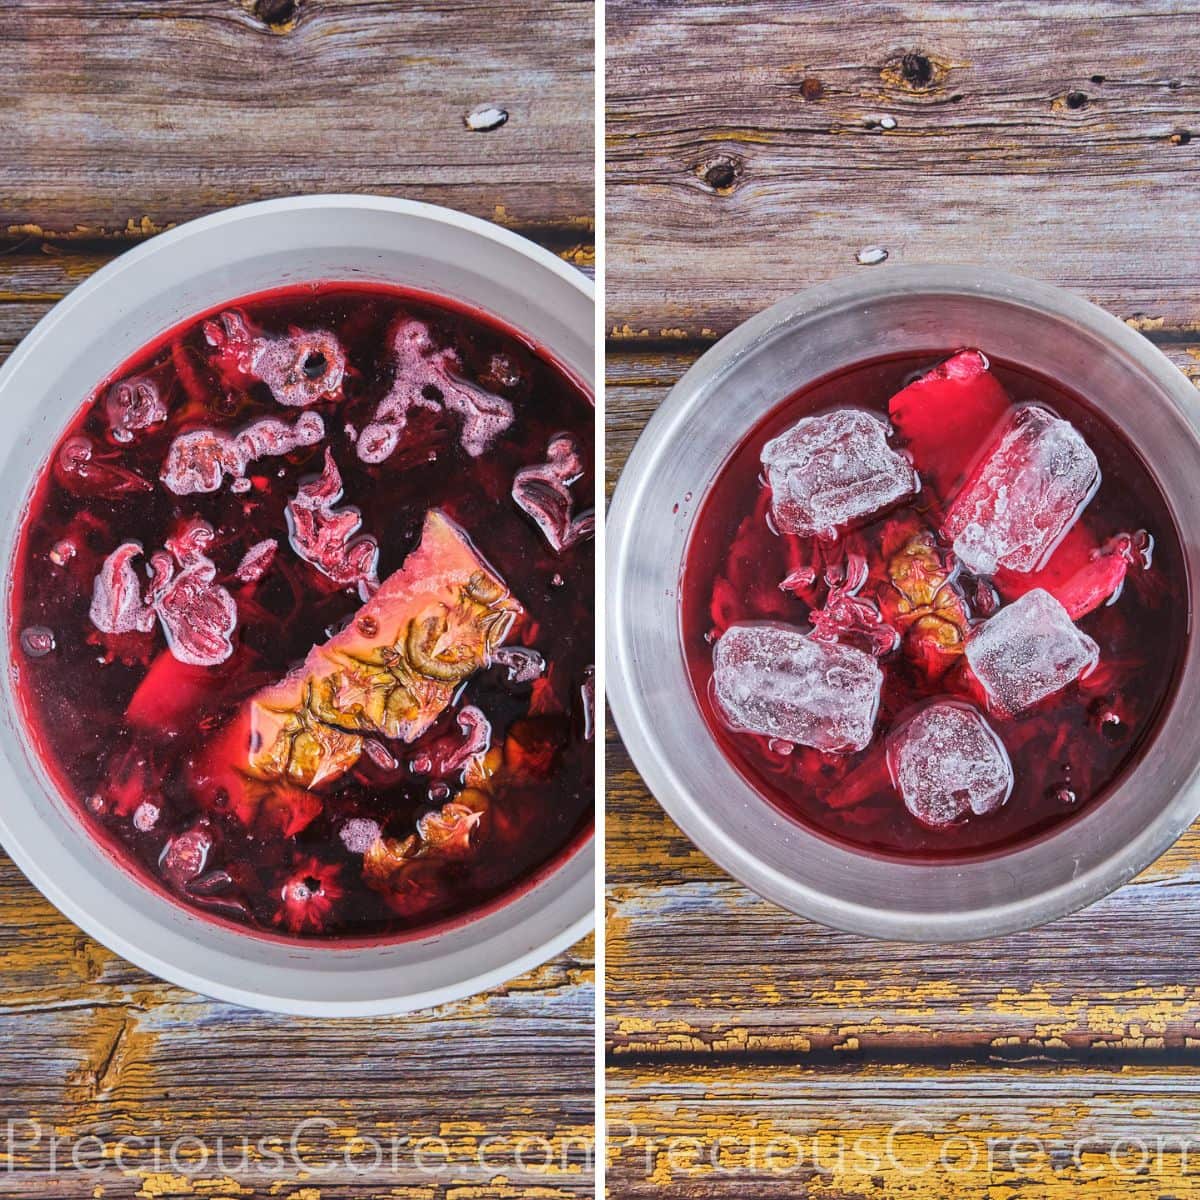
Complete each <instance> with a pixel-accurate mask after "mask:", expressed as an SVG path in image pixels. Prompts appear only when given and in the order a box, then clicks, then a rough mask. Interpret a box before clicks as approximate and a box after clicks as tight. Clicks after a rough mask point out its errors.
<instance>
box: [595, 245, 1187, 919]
mask: <svg viewBox="0 0 1200 1200" xmlns="http://www.w3.org/2000/svg"><path fill="white" fill-rule="evenodd" d="M960 345H979V346H981V347H983V348H984V349H985V350H986V351H988V352H990V353H992V354H994V355H995V356H996V357H997V358H1000V359H1007V360H1009V361H1011V362H1013V363H1016V364H1019V365H1021V366H1024V367H1028V368H1031V369H1032V370H1034V371H1037V372H1040V373H1041V374H1043V375H1048V376H1050V377H1051V378H1059V379H1062V380H1064V381H1066V382H1068V383H1069V384H1070V386H1071V387H1072V388H1073V389H1074V390H1077V391H1079V392H1081V393H1082V394H1084V395H1085V396H1087V397H1088V398H1089V399H1091V400H1092V401H1093V403H1095V404H1097V405H1098V406H1099V407H1101V408H1102V409H1103V411H1104V412H1105V414H1106V415H1107V416H1108V417H1109V418H1110V420H1112V421H1113V422H1114V423H1115V424H1116V425H1117V426H1118V427H1119V428H1120V429H1121V430H1122V431H1123V432H1124V433H1125V434H1126V435H1127V436H1128V437H1129V438H1130V439H1131V440H1132V441H1133V442H1134V444H1135V445H1137V446H1138V447H1139V448H1140V450H1141V451H1142V453H1143V455H1144V456H1145V458H1146V460H1147V462H1149V463H1150V465H1151V467H1152V468H1153V470H1154V473H1155V475H1156V476H1157V478H1158V481H1159V483H1160V485H1161V487H1162V489H1163V492H1164V494H1165V496H1166V498H1167V501H1168V503H1169V504H1170V507H1171V509H1172V512H1173V514H1174V516H1175V519H1176V522H1177V524H1178V527H1179V529H1180V531H1181V535H1182V538H1183V542H1184V552H1185V556H1186V560H1187V563H1188V571H1189V577H1190V580H1194V579H1195V578H1197V575H1198V573H1200V397H1198V396H1197V394H1196V391H1195V389H1194V388H1193V387H1192V386H1191V384H1190V383H1189V382H1188V381H1187V379H1186V378H1185V377H1184V376H1183V375H1182V374H1181V373H1180V372H1179V371H1178V370H1176V368H1175V367H1174V366H1173V365H1172V364H1171V363H1170V362H1169V361H1168V360H1167V359H1166V358H1165V357H1164V356H1163V355H1162V354H1161V353H1160V352H1159V351H1158V350H1157V349H1156V348H1155V347H1154V346H1153V345H1151V343H1150V342H1148V341H1147V340H1145V339H1144V338H1143V337H1141V336H1140V335H1139V334H1137V333H1135V332H1134V331H1133V330H1131V329H1129V328H1128V327H1127V326H1126V325H1124V324H1123V323H1122V322H1121V321H1119V320H1117V319H1116V318H1115V317H1113V316H1111V315H1109V314H1108V313H1106V312H1104V311H1102V310H1101V309H1099V308H1097V307H1095V306H1094V305H1092V304H1090V303H1088V302H1087V301H1086V300H1083V299H1081V298H1080V297H1079V296H1076V295H1074V294H1072V293H1070V292H1066V291H1063V290H1061V289H1059V288H1055V287H1050V286H1048V285H1046V284H1043V283H1037V282H1034V281H1032V280H1028V279H1021V278H1018V277H1016V276H1012V275H1006V274H1003V273H1002V272H999V271H994V270H992V269H990V268H987V267H896V268H886V269H884V270H882V271H877V272H872V273H870V274H864V275H857V276H855V277H854V278H852V279H847V280H843V281H840V282H836V283H832V284H828V285H825V286H822V287H817V288H814V289H812V290H811V291H808V292H804V293H803V294H801V295H799V296H794V297H792V298H790V299H787V300H783V301H781V302H780V303H779V304H776V305H774V306H773V307H772V308H769V309H767V311H766V312H763V313H760V314H759V315H758V316H757V317H754V318H753V319H752V320H750V321H747V322H746V323H745V324H744V325H741V326H740V327H739V328H737V329H735V330H734V331H733V332H732V333H731V334H729V336H728V337H725V338H723V339H722V340H721V341H720V342H719V343H718V344H717V345H716V346H714V347H713V348H712V349H711V350H710V351H709V352H708V353H707V354H705V355H704V357H703V358H701V359H700V360H699V362H697V363H696V365H695V366H694V367H692V369H691V370H690V371H688V373H687V374H686V375H685V376H684V377H683V378H682V379H681V380H680V381H679V383H678V384H676V386H675V388H674V389H673V390H672V391H671V394H670V395H669V396H668V397H667V399H666V401H665V402H664V403H663V405H662V406H661V407H660V408H659V410H658V412H657V413H656V414H655V415H654V417H653V419H652V420H651V421H650V423H649V424H648V425H647V427H646V430H645V432H644V433H643V434H642V437H641V439H640V440H639V442H638V444H637V446H636V447H635V449H634V452H633V454H632V455H631V456H630V459H629V463H628V465H627V466H626V468H625V472H624V474H623V475H622V477H621V480H620V483H619V485H618V487H617V491H616V495H615V496H614V498H613V503H612V509H611V512H610V515H609V520H608V533H607V546H608V585H607V587H608V601H607V604H608V607H607V613H608V630H609V667H608V695H609V699H610V702H611V704H612V709H613V713H614V715H615V717H616V721H617V725H618V727H619V729H620V732H621V735H622V737H623V738H624V740H625V744H626V745H627V746H628V748H629V751H630V753H631V754H632V756H633V759H634V762H635V763H636V764H637V766H638V769H639V770H640V771H641V773H642V775H643V777H644V778H645V780H646V782H647V784H648V785H649V786H650V788H651V790H652V791H653V792H654V794H655V796H657V798H658V800H659V801H660V803H661V804H662V805H663V807H664V808H665V809H666V810H667V812H668V813H669V814H670V815H671V817H672V818H673V819H674V820H675V821H676V822H677V824H678V825H679V826H680V827H681V828H682V829H683V830H684V832H685V833H687V834H688V836H689V837H690V838H691V839H692V840H693V841H694V842H695V843H696V845H697V846H699V847H700V849H701V850H703V851H704V852H705V853H706V854H707V855H709V857H710V858H712V859H713V860H714V861H715V862H716V863H718V864H719V865H720V866H722V867H723V868H724V869H725V870H727V871H728V872H729V873H730V874H731V875H733V876H734V877H735V878H737V879H738V880H740V881H741V882H742V883H744V884H746V886H748V887H750V888H753V889H754V890H755V891H756V892H758V893H759V894H760V895H762V896H764V897H766V898H767V899H769V900H772V901H774V902H775V903H776V904H779V905H782V906H783V907H784V908H787V909H790V910H791V911H792V912H795V913H800V914H802V915H804V916H807V917H812V918H813V919H815V920H818V921H822V922H824V923H825V924H827V925H832V926H836V927H837V928H840V929H846V930H850V931H853V932H858V933H865V934H870V935H873V936H876V937H886V938H899V939H905V940H909V941H927V942H938V941H957V940H966V939H971V938H979V937H988V936H992V935H995V934H998V933H1005V932H1009V931H1012V930H1017V929H1026V928H1029V927H1031V926H1033V925H1038V924H1041V923H1042V922H1044V921H1049V920H1051V919H1053V918H1055V917H1058V916H1062V915H1063V914H1065V913H1068V912H1072V911H1074V910H1075V909H1078V908H1081V907H1083V906H1084V905H1086V904H1089V903H1091V902H1092V901H1094V900H1097V899H1099V898H1100V897H1101V896H1104V895H1106V894H1107V893H1109V892H1111V891H1113V890H1114V889H1115V888H1117V887H1119V886H1120V885H1121V884H1123V883H1124V882H1126V881H1127V880H1128V879H1130V878H1131V877H1132V876H1133V875H1135V874H1136V873H1137V872H1138V871H1140V870H1141V869H1142V868H1143V867H1145V866H1146V865H1147V864H1149V863H1150V862H1152V861H1153V860H1154V859H1155V858H1157V857H1158V855H1160V854H1161V853H1162V852H1163V851H1164V850H1166V848H1167V847H1168V846H1170V845H1171V843H1172V842H1173V841H1175V839H1176V838H1177V837H1178V836H1179V835H1180V834H1181V833H1182V832H1183V830H1184V829H1186V828H1187V826H1188V825H1189V824H1190V823H1191V822H1192V820H1193V819H1194V818H1195V817H1196V816H1197V814H1198V813H1200V783H1198V773H1200V736H1198V735H1197V732H1196V728H1195V720H1196V718H1195V714H1196V712H1197V711H1198V710H1200V641H1198V639H1196V638H1194V637H1189V639H1188V642H1187V649H1186V652H1185V661H1184V663H1183V664H1182V671H1181V674H1180V680H1179V685H1178V691H1177V693H1176V698H1175V701H1174V703H1173V704H1172V705H1171V707H1170V709H1169V711H1168V712H1167V714H1166V716H1165V718H1164V719H1163V723H1162V727H1161V728H1160V729H1159V731H1158V734H1157V736H1156V737H1155V739H1154V742H1153V743H1152V745H1151V746H1150V748H1149V749H1148V751H1147V752H1146V753H1145V754H1144V756H1143V757H1142V759H1141V760H1140V761H1139V762H1138V763H1137V765H1136V766H1135V767H1134V768H1133V769H1132V770H1131V771H1130V772H1129V773H1128V775H1127V776H1126V777H1125V779H1124V780H1123V781H1122V782H1121V784H1120V785H1119V786H1118V787H1117V789H1116V790H1115V791H1114V792H1113V793H1112V794H1111V795H1110V796H1109V797H1108V798H1107V799H1106V800H1105V801H1104V802H1103V803H1102V804H1099V805H1097V806H1096V807H1095V808H1093V809H1091V810H1089V811H1087V812H1084V813H1083V814H1082V815H1081V816H1080V817H1079V818H1077V819H1076V820H1075V821H1073V822H1071V823H1070V824H1068V825H1066V826H1064V827H1063V828H1062V829H1060V830H1059V831H1058V832H1057V833H1055V834H1052V835H1050V836H1048V837H1046V838H1044V839H1043V840H1041V841H1039V842H1036V843H1034V844H1031V845H1027V846H1024V847H1021V848H1018V849H1016V850H1014V851H1012V852H1010V853H1006V854H1000V855H997V856H994V857H991V858H988V859H985V860H983V861H977V862H967V863H961V862H960V863H946V864H927V863H904V862H897V861H890V860H885V859H880V858H875V857H872V856H869V855H866V854H862V853H856V852H854V851H853V850H850V849H846V848H842V847H839V846H836V845H834V844H832V843H831V842H829V841H827V840H825V839H824V838H821V837H818V836H817V835H815V834H813V833H811V832H809V831H808V830H807V829H806V828H804V827H803V826H801V825H799V824H798V823H796V822H794V821H792V820H789V819H788V818H787V817H785V816H783V815H782V814H781V813H780V812H779V811H778V810H776V809H775V808H774V807H773V806H772V805H771V804H770V803H768V802H767V801H766V800H765V799H763V798H762V797H761V796H760V795H759V794H758V793H757V792H756V791H755V790H754V789H753V788H752V787H751V786H750V784H749V783H747V782H746V781H745V780H744V779H743V778H742V776H741V775H740V774H739V772H738V771H737V770H736V769H735V768H734V767H733V766H732V765H731V764H730V763H729V762H728V761H727V760H726V758H725V757H724V755H723V754H722V753H721V751H720V749H719V748H718V747H717V745H716V743H715V742H714V740H713V738H712V736H711V734H710V733H709V730H708V728H707V726H706V724H705V721H704V718H703V716H702V714H701V712H700V710H699V707H698V705H697V704H696V701H695V698H694V695H693V692H692V689H691V685H690V683H689V679H688V674H687V669H686V666H685V663H684V656H683V650H682V639H681V632H680V602H679V599H680V598H679V588H680V577H681V573H682V567H683V556H684V550H685V547H686V545H687V542H688V538H689V536H690V533H691V529H692V524H693V522H694V520H695V518H696V513H697V510H698V509H699V507H700V504H701V501H702V500H703V497H704V495H705V493H706V492H707V490H708V488H709V486H710V485H711V484H712V482H713V479H714V478H715V476H716V474H717V472H718V470H719V469H720V467H721V465H722V463H723V462H724V461H725V459H726V458H727V456H728V455H729V454H730V453H731V452H732V451H733V449H734V448H735V446H737V445H738V443H739V442H740V441H741V439H742V438H743V437H744V436H745V435H746V433H747V432H748V431H749V430H750V429H751V428H752V426H753V425H754V424H755V423H756V422H757V421H758V420H759V418H760V417H762V416H763V415H764V414H765V413H766V412H768V411H769V410H770V409H772V408H773V407H775V406H776V405H777V404H779V403H780V402H781V401H782V400H784V399H785V398H786V397H787V396H789V395H791V394H792V393H794V392H795V391H797V390H798V389H800V388H803V387H804V386H806V385H807V384H809V383H811V382H813V381H815V380H817V379H819V378H821V377H823V376H826V375H828V374H830V373H831V372H834V371H837V370H839V369H841V368H844V367H848V366H851V365H853V364H855V363H859V362H862V361H863V360H864V359H867V358H873V357H876V356H879V355H885V354H903V353H905V352H911V351H915V350H920V351H925V350H928V349H929V348H930V347H931V346H945V347H946V348H948V349H949V348H952V347H955V346H960Z"/></svg>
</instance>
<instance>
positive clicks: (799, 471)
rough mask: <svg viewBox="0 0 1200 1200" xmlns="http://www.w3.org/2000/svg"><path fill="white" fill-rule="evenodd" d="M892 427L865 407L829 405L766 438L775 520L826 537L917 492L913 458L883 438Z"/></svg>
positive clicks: (764, 459) (765, 464)
mask: <svg viewBox="0 0 1200 1200" xmlns="http://www.w3.org/2000/svg"><path fill="white" fill-rule="evenodd" d="M891 428H892V427H891V425H889V424H888V422H887V421H886V420H884V418H883V417H880V416H877V415H876V414H875V413H871V412H867V411H865V410H864V409H860V408H832V409H830V410H829V411H828V412H823V413H818V414H817V415H816V416H814V417H805V418H804V419H803V420H802V421H797V422H796V424H795V425H793V426H792V427H791V428H790V429H786V430H784V432H783V433H781V434H780V435H779V436H778V437H776V438H772V439H771V441H769V442H768V443H767V444H766V445H765V446H764V447H763V451H762V465H763V470H764V471H765V472H766V476H767V482H768V483H769V484H770V485H771V514H772V516H773V517H774V519H775V525H776V527H777V528H779V529H780V530H782V531H783V532H784V533H796V534H800V535H801V536H802V537H822V538H828V539H832V538H835V537H836V536H837V535H838V532H839V531H840V530H842V529H844V528H846V527H847V526H849V525H853V524H855V523H857V522H859V521H861V520H863V518H865V517H869V516H871V515H872V514H873V513H877V512H879V511H881V510H882V509H885V508H887V507H888V506H889V505H892V504H895V503H896V501H897V500H900V499H901V498H902V497H904V496H908V495H911V494H913V493H914V492H916V491H917V489H918V488H919V487H920V481H919V480H918V479H917V473H916V471H914V470H913V466H912V463H910V462H909V461H908V459H907V458H905V457H904V455H902V454H899V453H897V452H896V451H895V450H893V449H892V448H891V446H889V445H888V441H887V439H888V434H889V433H891Z"/></svg>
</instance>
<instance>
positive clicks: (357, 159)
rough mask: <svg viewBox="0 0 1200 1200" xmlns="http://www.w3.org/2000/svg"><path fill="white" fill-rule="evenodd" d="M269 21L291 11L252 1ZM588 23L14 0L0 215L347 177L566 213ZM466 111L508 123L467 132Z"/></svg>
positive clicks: (238, 195) (318, 4) (400, 10)
mask: <svg viewBox="0 0 1200 1200" xmlns="http://www.w3.org/2000/svg"><path fill="white" fill-rule="evenodd" d="M273 13H283V14H291V15H290V16H289V17H288V19H285V20H283V21H282V22H280V23H277V24H275V25H271V24H268V23H267V22H266V21H264V20H263V19H262V15H260V14H265V15H267V16H270V15H271V14H273ZM592 35H593V22H592V8H591V5H590V3H588V0H551V2H550V3H546V4H532V3H520V4H516V5H513V4H501V3H489V2H487V0H472V2H469V3H465V4H446V3H439V2H438V0H419V2H416V3H404V4H396V3H393V2H392V0H246V2H245V3H242V2H240V0H166V2H164V3H142V2H136V0H135V2H132V3H126V2H124V0H15V2H14V3H12V4H10V5H8V6H6V17H5V23H4V31H3V35H2V37H0V54H2V56H3V57H2V59H0V111H2V112H4V113H5V118H4V120H3V121H0V215H2V216H3V218H4V224H5V225H6V226H8V227H10V228H12V229H19V228H20V227H22V226H30V227H33V228H34V229H37V230H44V231H46V232H54V233H70V232H72V231H84V232H88V233H91V234H99V233H115V234H120V233H123V232H125V231H126V230H128V231H130V232H132V233H134V234H136V233H138V232H139V231H141V230H142V228H143V227H144V225H148V226H150V227H153V228H157V227H161V226H164V225H167V224H169V223H172V222H176V221H181V220H186V219H188V218H189V217H193V216H196V215H197V214H199V213H202V212H206V211H209V210H211V209H214V208H221V207H224V206H225V205H228V204H232V203H236V202H243V201H247V200H256V199H265V198H267V197H270V196H278V195H284V194H289V193H294V192H319V191H326V192H336V191H350V192H364V191H366V192H384V193H387V194H389V195H404V196H408V197H411V198H413V199H420V200H429V201H432V202H434V203H439V204H448V205H451V206H452V207H455V208H461V209H464V210H465V211H468V212H472V213H475V214H476V215H478V216H483V217H488V218H492V217H494V216H496V215H497V214H498V215H500V216H501V217H503V218H505V219H506V220H508V221H511V222H513V223H515V224H518V225H520V226H522V227H536V226H562V225H565V224H567V223H570V222H577V223H579V224H581V225H586V224H588V222H589V221H590V218H591V213H592V146H593V138H592V123H593V122H592V71H593V48H592ZM483 104H489V105H497V106H499V107H501V108H503V109H504V110H506V111H507V112H508V114H509V115H508V120H507V122H506V123H505V124H503V125H502V126H500V127H499V128H497V129H494V130H491V131H489V132H477V131H472V130H470V129H468V128H467V126H466V124H465V117H466V115H467V114H468V113H469V112H470V111H471V110H472V109H474V108H475V107H476V106H479V105H483Z"/></svg>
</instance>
